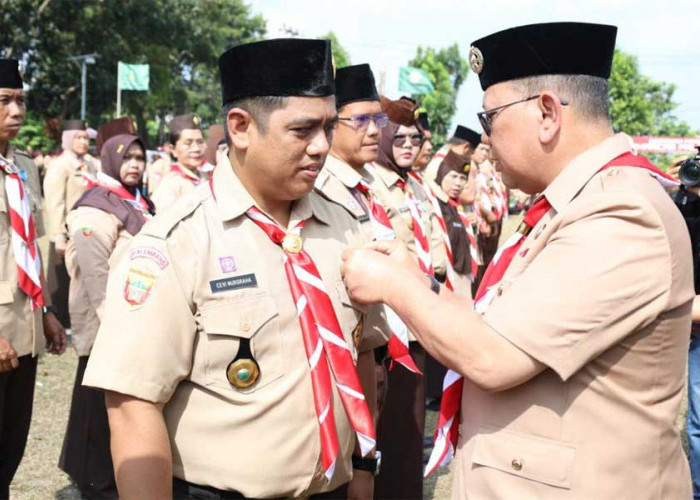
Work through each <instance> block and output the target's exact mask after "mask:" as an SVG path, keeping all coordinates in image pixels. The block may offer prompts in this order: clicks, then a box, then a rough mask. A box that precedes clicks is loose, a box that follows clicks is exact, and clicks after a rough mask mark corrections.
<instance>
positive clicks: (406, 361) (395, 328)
mask: <svg viewBox="0 0 700 500" xmlns="http://www.w3.org/2000/svg"><path fill="white" fill-rule="evenodd" d="M355 189H357V190H358V191H359V192H360V193H361V194H362V195H363V198H364V199H365V200H366V201H367V205H368V207H369V218H370V222H371V224H372V229H373V232H374V238H375V239H376V240H377V241H386V240H395V239H396V232H395V231H394V228H393V226H392V225H391V222H389V216H388V215H387V213H386V209H385V208H384V205H382V203H381V202H380V201H379V199H378V198H377V197H376V196H374V194H373V193H372V191H371V189H370V187H369V184H368V183H367V181H366V180H364V179H360V181H359V182H358V183H357V185H356V186H355ZM382 307H383V308H384V312H385V314H386V319H387V323H388V324H389V328H390V329H391V337H389V342H388V343H387V350H388V353H389V357H390V358H391V364H390V366H389V369H390V370H391V369H393V368H394V363H398V364H400V365H402V366H404V367H406V369H408V370H410V371H412V372H413V373H418V374H422V372H421V371H420V370H419V369H418V367H417V366H416V363H415V362H414V361H413V358H412V357H411V352H410V348H409V344H408V327H407V326H406V323H404V322H403V320H402V319H401V318H400V317H399V315H398V314H396V312H395V311H394V310H393V309H392V308H391V307H389V306H387V305H386V304H383V305H382Z"/></svg>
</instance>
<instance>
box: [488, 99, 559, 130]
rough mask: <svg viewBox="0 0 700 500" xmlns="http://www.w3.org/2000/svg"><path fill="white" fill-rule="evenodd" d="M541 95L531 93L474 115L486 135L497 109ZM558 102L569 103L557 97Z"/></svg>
mask: <svg viewBox="0 0 700 500" xmlns="http://www.w3.org/2000/svg"><path fill="white" fill-rule="evenodd" d="M541 95H542V94H537V95H531V96H530V97H526V98H525V99H520V100H519V101H513V102H509V103H508V104H504V105H503V106H498V107H497V108H491V109H487V110H485V111H480V112H479V113H477V114H476V117H477V118H478V119H479V123H480V124H481V127H482V128H483V129H484V133H485V134H486V135H491V123H492V122H493V117H494V116H496V114H497V113H498V112H499V111H501V110H502V109H505V108H507V107H508V106H512V105H513V104H520V103H521V102H527V101H532V100H533V99H538V98H539V97H540V96H541ZM559 102H561V105H562V106H567V105H568V104H569V101H567V100H566V99H559Z"/></svg>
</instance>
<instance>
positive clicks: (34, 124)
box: [12, 115, 59, 153]
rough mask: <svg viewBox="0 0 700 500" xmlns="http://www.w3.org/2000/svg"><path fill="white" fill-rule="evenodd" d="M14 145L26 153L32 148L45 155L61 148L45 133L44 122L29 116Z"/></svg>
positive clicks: (13, 142)
mask: <svg viewBox="0 0 700 500" xmlns="http://www.w3.org/2000/svg"><path fill="white" fill-rule="evenodd" d="M12 144H13V145H14V146H15V147H17V148H19V149H22V150H25V151H26V150H27V149H28V148H32V149H34V150H36V149H40V150H42V151H43V152H44V153H46V152H48V151H50V150H52V149H56V148H58V147H59V145H58V144H57V143H56V142H55V141H54V140H53V139H52V138H50V137H48V136H47V135H46V134H45V133H44V120H42V119H41V118H37V117H36V116H31V115H28V116H27V117H26V119H25V120H24V125H22V128H21V129H20V131H19V135H18V136H17V138H15V139H14V140H13V141H12Z"/></svg>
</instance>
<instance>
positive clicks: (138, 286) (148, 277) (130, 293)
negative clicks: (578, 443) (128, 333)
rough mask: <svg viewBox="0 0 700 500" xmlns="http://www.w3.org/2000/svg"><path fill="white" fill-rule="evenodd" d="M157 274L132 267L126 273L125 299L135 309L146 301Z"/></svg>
mask: <svg viewBox="0 0 700 500" xmlns="http://www.w3.org/2000/svg"><path fill="white" fill-rule="evenodd" d="M156 278H157V276H156V275H155V274H152V273H150V272H148V271H146V270H145V269H141V268H136V267H132V268H129V272H128V273H127V275H126V283H125V284H124V300H125V301H126V303H127V304H128V305H129V306H131V308H133V309H137V308H138V307H140V306H142V305H143V304H145V303H146V300H147V299H148V297H149V296H150V295H151V292H152V290H153V285H155V283H156Z"/></svg>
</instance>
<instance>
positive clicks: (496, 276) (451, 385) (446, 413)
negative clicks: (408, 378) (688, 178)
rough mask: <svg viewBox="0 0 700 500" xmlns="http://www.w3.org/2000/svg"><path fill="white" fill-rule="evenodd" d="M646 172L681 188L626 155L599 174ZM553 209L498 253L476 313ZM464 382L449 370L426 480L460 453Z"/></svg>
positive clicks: (541, 204) (539, 210) (540, 212)
mask: <svg viewBox="0 0 700 500" xmlns="http://www.w3.org/2000/svg"><path fill="white" fill-rule="evenodd" d="M618 166H619V167H636V168H643V169H645V170H646V171H647V172H649V174H650V175H651V176H652V177H654V178H655V179H656V180H657V181H659V183H660V184H661V185H662V186H663V187H673V186H678V184H679V183H678V181H676V180H675V179H674V178H673V177H671V176H669V175H668V174H666V173H664V172H662V171H661V170H659V169H658V168H657V167H656V166H654V165H653V164H652V163H651V162H650V161H649V160H648V159H647V158H646V157H644V156H636V155H634V154H632V153H629V152H627V153H624V154H622V155H620V156H618V157H617V158H615V159H613V160H612V161H610V162H609V163H607V164H606V165H604V166H603V167H602V168H601V169H600V170H598V172H601V171H603V170H607V169H609V168H612V167H618ZM550 209H551V205H550V204H549V202H548V201H547V199H546V198H545V197H544V196H541V197H539V198H538V199H537V200H536V201H535V203H534V204H533V205H532V207H530V208H529V209H528V211H527V212H526V213H525V218H524V219H523V222H522V223H521V224H520V227H519V228H518V231H517V232H516V233H515V234H514V235H513V236H511V237H510V238H509V239H508V240H507V241H506V243H505V244H504V245H503V247H502V248H500V249H499V250H498V252H497V253H496V255H495V256H494V258H493V260H492V261H491V263H490V264H489V267H488V268H487V269H486V273H485V274H484V277H483V279H482V281H481V285H480V286H479V290H477V292H476V297H475V298H474V310H475V311H477V312H479V313H480V314H484V313H485V312H486V310H487V309H488V307H489V305H490V304H491V301H492V300H493V295H494V291H495V290H496V289H497V287H496V285H497V284H498V283H499V282H500V281H501V279H502V278H503V275H504V274H505V272H506V270H507V269H508V266H509V265H510V263H511V261H512V260H513V258H514V257H515V255H516V254H517V252H518V249H519V248H520V246H521V245H522V244H523V242H524V241H525V238H526V237H527V235H528V234H529V232H530V231H531V230H532V228H533V227H535V225H537V223H538V222H539V221H540V219H542V217H544V215H545V214H546V213H547V212H549V210H550ZM463 386H464V378H463V377H462V376H461V375H460V374H458V373H457V372H454V371H452V370H448V371H447V374H446V375H445V379H444V381H443V383H442V400H441V402H440V415H439V417H438V425H437V429H436V431H435V437H434V439H435V447H434V448H433V452H432V454H431V455H430V459H429V460H428V464H427V465H426V468H425V476H426V477H427V476H428V475H430V474H431V473H432V472H433V471H434V470H435V469H436V468H437V467H438V466H444V465H447V464H448V463H449V461H450V460H452V457H453V456H454V453H455V451H456V450H457V441H458V438H459V421H460V409H461V399H462V389H463Z"/></svg>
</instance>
